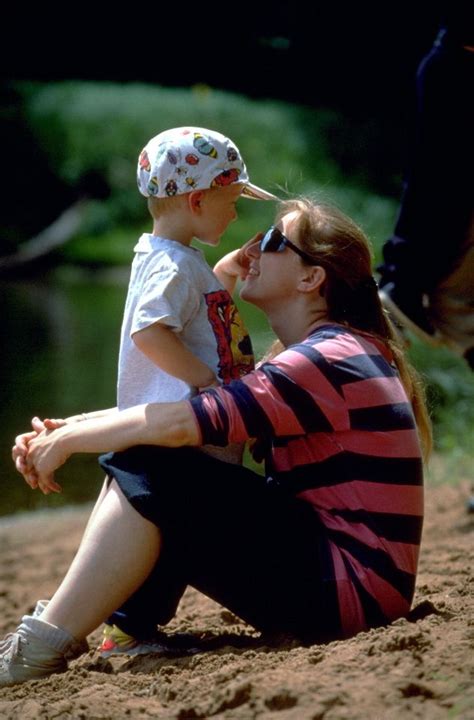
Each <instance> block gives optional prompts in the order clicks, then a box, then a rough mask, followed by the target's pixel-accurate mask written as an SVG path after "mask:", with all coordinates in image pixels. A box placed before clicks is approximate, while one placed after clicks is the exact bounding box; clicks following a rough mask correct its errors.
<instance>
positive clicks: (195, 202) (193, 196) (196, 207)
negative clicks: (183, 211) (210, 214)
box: [188, 190, 204, 212]
mask: <svg viewBox="0 0 474 720" xmlns="http://www.w3.org/2000/svg"><path fill="white" fill-rule="evenodd" d="M203 196H204V192H203V190H193V191H192V192H190V193H189V195H188V204H189V209H190V210H191V211H192V212H200V210H201V202H202V198H203Z"/></svg>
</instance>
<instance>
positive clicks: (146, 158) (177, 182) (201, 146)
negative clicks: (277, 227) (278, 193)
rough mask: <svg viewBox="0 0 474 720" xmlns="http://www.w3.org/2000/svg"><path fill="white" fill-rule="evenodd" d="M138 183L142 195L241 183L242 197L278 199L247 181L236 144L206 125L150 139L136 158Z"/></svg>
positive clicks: (243, 164) (168, 194)
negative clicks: (205, 126)
mask: <svg viewBox="0 0 474 720" xmlns="http://www.w3.org/2000/svg"><path fill="white" fill-rule="evenodd" d="M137 182H138V189H139V190H140V192H141V194H142V195H144V196H145V197H157V198H166V197H173V196H174V195H182V194H184V193H188V192H191V191H192V190H208V189H209V188H217V187H227V186H229V185H233V184H235V183H241V184H242V185H243V186H244V187H243V190H242V197H248V198H253V199H254V200H277V198H276V197H275V195H272V193H269V192H267V191H266V190H262V188H259V187H257V186H256V185H253V184H252V183H251V182H250V181H249V176H248V173H247V168H246V167H245V163H244V161H243V159H242V155H241V154H240V151H239V149H238V148H237V146H236V145H235V144H234V143H233V142H232V141H231V140H229V138H227V137H225V135H221V133H218V132H216V131H215V130H206V129H205V128H197V127H179V128H173V129H171V130H165V131H164V132H162V133H160V134H159V135H156V136H155V137H153V138H152V139H151V140H149V141H148V143H147V144H146V145H145V147H144V148H143V150H142V151H141V153H140V156H139V158H138V167H137Z"/></svg>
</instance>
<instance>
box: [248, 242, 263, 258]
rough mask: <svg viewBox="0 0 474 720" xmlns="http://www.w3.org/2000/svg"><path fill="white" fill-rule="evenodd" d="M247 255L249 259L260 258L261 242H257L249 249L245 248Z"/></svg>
mask: <svg viewBox="0 0 474 720" xmlns="http://www.w3.org/2000/svg"><path fill="white" fill-rule="evenodd" d="M245 254H246V255H247V257H249V258H256V257H257V258H258V257H260V240H255V241H254V242H253V243H251V244H250V245H249V246H248V247H246V248H245Z"/></svg>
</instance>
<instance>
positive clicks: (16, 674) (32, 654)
mask: <svg viewBox="0 0 474 720" xmlns="http://www.w3.org/2000/svg"><path fill="white" fill-rule="evenodd" d="M32 620H36V622H41V621H38V620H37V619H36V618H32V617H29V616H27V615H26V616H25V617H24V618H23V622H22V623H21V624H20V625H19V626H18V627H17V629H16V631H15V632H13V633H8V635H6V636H5V637H4V639H3V640H1V641H0V687H8V686H9V685H16V684H18V683H23V682H27V681H28V680H37V679H38V678H43V677H47V676H48V675H52V674H53V673H61V672H64V671H65V670H67V661H66V658H65V656H64V650H59V649H57V648H56V647H52V646H51V645H50V644H49V643H48V642H47V640H46V639H44V637H38V635H37V634H36V633H35V632H34V630H32V628H31V621H32ZM41 624H42V625H43V626H48V623H41ZM33 625H34V623H33ZM50 628H51V629H52V630H53V636H52V642H53V644H55V645H56V646H58V645H59V646H61V645H64V646H66V645H67V643H68V642H70V636H69V635H68V633H66V634H65V637H64V638H63V642H61V638H60V637H59V642H58V634H57V632H56V633H55V632H54V631H59V633H64V632H65V631H62V630H60V629H59V628H54V626H52V625H49V627H46V628H40V633H41V634H42V635H43V636H47V635H48V632H50V630H49V629H50ZM42 631H43V632H42Z"/></svg>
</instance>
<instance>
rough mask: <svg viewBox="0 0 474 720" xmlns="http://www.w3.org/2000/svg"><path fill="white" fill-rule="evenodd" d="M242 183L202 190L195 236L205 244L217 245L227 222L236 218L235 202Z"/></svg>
mask: <svg viewBox="0 0 474 720" xmlns="http://www.w3.org/2000/svg"><path fill="white" fill-rule="evenodd" d="M242 189H243V188H242V185H237V184H234V185H229V186H228V187H225V188H215V189H214V188H213V189H211V190H205V191H204V192H203V196H202V200H201V213H200V215H199V218H198V220H197V228H196V237H197V238H198V240H200V241H201V242H203V243H206V244H207V245H218V244H219V241H220V239H221V237H222V235H223V234H224V232H225V231H226V230H227V227H228V226H229V224H230V223H231V222H232V221H233V220H236V219H237V208H236V203H237V200H238V199H239V197H240V195H241V194H242Z"/></svg>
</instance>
